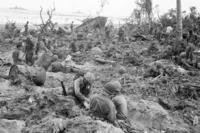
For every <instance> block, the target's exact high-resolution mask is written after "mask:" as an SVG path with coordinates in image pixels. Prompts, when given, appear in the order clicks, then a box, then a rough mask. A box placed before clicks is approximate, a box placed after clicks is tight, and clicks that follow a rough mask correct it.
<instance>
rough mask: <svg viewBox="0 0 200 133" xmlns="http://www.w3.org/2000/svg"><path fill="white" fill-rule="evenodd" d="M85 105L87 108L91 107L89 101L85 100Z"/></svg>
mask: <svg viewBox="0 0 200 133" xmlns="http://www.w3.org/2000/svg"><path fill="white" fill-rule="evenodd" d="M83 105H84V106H85V108H86V109H89V108H90V104H89V103H88V102H87V101H85V102H84V103H83Z"/></svg>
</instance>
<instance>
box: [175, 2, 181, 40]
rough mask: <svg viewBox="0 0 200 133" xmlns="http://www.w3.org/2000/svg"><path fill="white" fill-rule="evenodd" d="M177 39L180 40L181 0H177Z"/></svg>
mask: <svg viewBox="0 0 200 133" xmlns="http://www.w3.org/2000/svg"><path fill="white" fill-rule="evenodd" d="M176 2H177V39H178V40H182V34H183V29H182V12H181V0H177V1H176Z"/></svg>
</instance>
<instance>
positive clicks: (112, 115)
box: [107, 104, 116, 123]
mask: <svg viewBox="0 0 200 133" xmlns="http://www.w3.org/2000/svg"><path fill="white" fill-rule="evenodd" d="M109 106H110V111H109V113H108V116H107V118H108V120H109V121H110V122H112V123H115V120H116V109H115V106H114V105H113V104H109Z"/></svg>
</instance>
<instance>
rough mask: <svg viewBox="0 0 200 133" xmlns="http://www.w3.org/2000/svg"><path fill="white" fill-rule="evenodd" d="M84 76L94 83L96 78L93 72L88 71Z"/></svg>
mask: <svg viewBox="0 0 200 133" xmlns="http://www.w3.org/2000/svg"><path fill="white" fill-rule="evenodd" d="M84 78H85V79H86V80H87V81H88V82H89V83H90V84H92V83H93V82H94V80H95V76H94V74H93V73H91V72H87V73H86V74H84Z"/></svg>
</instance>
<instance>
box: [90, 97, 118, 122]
mask: <svg viewBox="0 0 200 133" xmlns="http://www.w3.org/2000/svg"><path fill="white" fill-rule="evenodd" d="M90 113H92V115H94V116H96V117H99V118H103V119H105V120H107V121H109V122H111V123H113V124H115V120H116V109H115V105H114V104H113V102H112V101H111V100H110V99H109V98H108V97H105V96H103V95H94V96H92V97H91V100H90Z"/></svg>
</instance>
